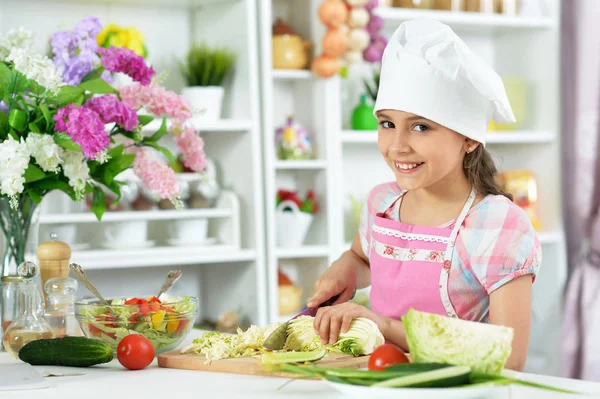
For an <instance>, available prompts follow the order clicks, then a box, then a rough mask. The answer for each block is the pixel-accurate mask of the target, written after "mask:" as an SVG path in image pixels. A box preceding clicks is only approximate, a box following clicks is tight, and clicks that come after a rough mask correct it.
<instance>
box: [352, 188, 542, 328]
mask: <svg viewBox="0 0 600 399" xmlns="http://www.w3.org/2000/svg"><path fill="white" fill-rule="evenodd" d="M401 194H403V191H402V190H401V189H400V188H399V187H398V185H397V184H396V183H395V182H391V183H385V184H381V185H378V186H376V187H375V188H374V189H373V190H371V192H370V193H369V197H368V200H367V206H365V207H364V208H363V211H362V215H361V219H360V226H359V234H360V239H361V243H362V249H363V251H364V252H365V254H366V255H367V256H370V254H371V249H372V248H371V246H372V245H373V241H372V240H371V233H372V229H373V218H374V216H375V214H377V213H383V212H385V215H384V216H385V217H386V218H388V219H394V220H398V209H397V207H393V208H390V205H391V204H392V203H393V202H394V200H396V199H397V198H398V196H399V195H401ZM388 208H390V209H388ZM386 211H387V212H386ZM439 227H442V228H448V229H452V228H453V227H454V226H453V222H449V223H447V224H445V225H443V226H439ZM386 234H392V235H394V234H402V232H401V231H389V232H386ZM433 238H435V237H433ZM411 239H416V240H421V239H430V240H431V239H432V238H431V237H425V238H423V237H412V238H411ZM375 249H376V250H377V249H379V248H375ZM379 251H381V249H379ZM398 255H399V256H406V254H398ZM541 257H542V251H541V247H540V243H539V241H538V239H537V236H536V234H535V231H534V230H533V227H532V225H531V222H530V221H529V218H528V217H527V215H526V214H525V212H524V211H523V210H522V209H521V208H519V207H518V206H517V205H515V204H513V203H512V202H511V201H510V200H508V199H507V198H506V197H504V196H500V195H496V196H494V195H488V196H487V197H485V198H484V199H483V200H482V201H480V202H479V203H478V204H476V205H475V206H473V207H472V208H471V210H470V211H469V213H468V215H467V217H466V218H465V221H464V223H463V225H462V226H461V227H460V230H459V233H458V237H457V239H456V243H455V250H454V255H453V257H452V264H451V268H450V274H449V278H448V279H449V280H448V295H449V297H450V301H451V302H452V305H453V307H454V309H455V311H456V313H457V315H458V317H460V318H461V319H464V320H473V321H482V322H489V295H490V294H491V293H492V292H493V291H494V290H496V289H498V288H499V287H501V286H503V285H504V284H506V283H508V282H509V281H511V280H513V279H514V278H516V277H518V276H522V275H525V274H532V275H533V278H534V280H535V276H536V274H537V272H538V270H539V266H540V262H541Z"/></svg>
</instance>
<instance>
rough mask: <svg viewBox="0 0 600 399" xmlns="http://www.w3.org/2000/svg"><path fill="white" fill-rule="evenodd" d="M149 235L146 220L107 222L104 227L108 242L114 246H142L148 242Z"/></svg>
mask: <svg viewBox="0 0 600 399" xmlns="http://www.w3.org/2000/svg"><path fill="white" fill-rule="evenodd" d="M147 237H148V222H147V221H145V220H136V221H130V222H119V223H107V224H106V226H105V227H104V238H105V239H106V242H107V243H108V244H111V245H113V244H114V246H119V247H125V246H128V245H131V246H132V247H136V246H140V245H143V244H144V243H146V239H147Z"/></svg>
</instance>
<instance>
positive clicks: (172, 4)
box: [66, 0, 240, 9]
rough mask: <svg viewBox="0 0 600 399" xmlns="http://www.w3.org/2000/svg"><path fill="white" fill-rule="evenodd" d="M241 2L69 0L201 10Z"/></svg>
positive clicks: (232, 0)
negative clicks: (211, 6) (206, 7)
mask: <svg viewBox="0 0 600 399" xmlns="http://www.w3.org/2000/svg"><path fill="white" fill-rule="evenodd" d="M239 1H240V0H171V1H169V2H166V1H164V0H69V1H67V2H66V3H71V4H94V3H95V4H118V5H137V6H149V7H152V6H154V7H169V8H191V9H194V8H200V7H203V6H207V5H211V4H223V3H236V2H239Z"/></svg>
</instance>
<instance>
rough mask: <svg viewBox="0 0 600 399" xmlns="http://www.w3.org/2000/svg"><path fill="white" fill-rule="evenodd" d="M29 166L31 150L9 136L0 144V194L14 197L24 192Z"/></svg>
mask: <svg viewBox="0 0 600 399" xmlns="http://www.w3.org/2000/svg"><path fill="white" fill-rule="evenodd" d="M28 166H29V150H28V149H27V145H26V144H25V143H24V142H22V141H17V140H15V139H13V138H12V136H8V139H6V140H4V141H3V142H2V143H0V185H1V186H0V192H2V194H4V195H8V196H11V197H14V196H16V195H18V194H21V193H22V192H23V188H24V187H23V185H24V184H25V177H23V174H24V173H25V170H26V169H27V167H28Z"/></svg>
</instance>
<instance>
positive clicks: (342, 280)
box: [307, 256, 356, 308]
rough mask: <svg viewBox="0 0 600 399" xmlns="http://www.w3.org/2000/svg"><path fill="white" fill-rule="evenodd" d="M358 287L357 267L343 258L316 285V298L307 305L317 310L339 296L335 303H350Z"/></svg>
mask: <svg viewBox="0 0 600 399" xmlns="http://www.w3.org/2000/svg"><path fill="white" fill-rule="evenodd" d="M355 287H356V267H355V266H354V265H353V264H352V262H348V260H347V258H346V259H345V257H344V256H342V257H341V258H340V259H338V260H336V261H335V262H333V263H332V264H331V266H330V267H329V268H328V269H327V271H326V272H325V273H323V275H322V276H321V278H319V279H318V280H317V282H316V283H315V292H316V293H315V296H313V297H312V298H311V299H310V300H309V301H308V303H307V306H308V307H309V308H316V307H318V306H319V305H320V304H322V303H323V302H325V301H326V300H328V299H330V298H332V297H334V296H336V295H338V294H339V298H338V299H337V300H336V301H335V302H334V303H333V304H334V305H337V304H338V303H344V302H348V301H349V300H350V299H351V298H352V295H353V294H354V288H355Z"/></svg>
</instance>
